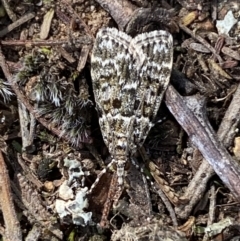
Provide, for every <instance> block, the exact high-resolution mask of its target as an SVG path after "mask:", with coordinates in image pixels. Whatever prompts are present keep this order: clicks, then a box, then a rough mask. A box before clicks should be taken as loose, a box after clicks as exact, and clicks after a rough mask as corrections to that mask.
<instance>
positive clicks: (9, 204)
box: [0, 150, 22, 241]
mask: <svg viewBox="0 0 240 241" xmlns="http://www.w3.org/2000/svg"><path fill="white" fill-rule="evenodd" d="M0 187H1V188H0V203H1V209H2V213H3V218H4V222H5V236H6V240H14V241H21V240H22V232H21V228H20V223H19V221H18V219H17V214H16V212H15V209H14V204H13V199H12V195H11V187H10V180H9V176H8V171H7V168H6V165H5V162H4V159H3V155H2V152H1V150H0Z"/></svg>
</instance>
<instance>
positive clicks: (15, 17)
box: [1, 0, 17, 22]
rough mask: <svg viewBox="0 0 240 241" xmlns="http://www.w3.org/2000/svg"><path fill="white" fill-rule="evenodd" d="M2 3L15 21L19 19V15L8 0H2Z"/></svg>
mask: <svg viewBox="0 0 240 241" xmlns="http://www.w3.org/2000/svg"><path fill="white" fill-rule="evenodd" d="M1 2H2V5H3V7H4V9H5V10H6V12H7V15H8V17H9V18H10V19H11V20H12V21H13V22H15V21H17V15H16V14H15V13H14V12H13V11H12V9H11V8H10V6H9V4H8V1H7V0H1Z"/></svg>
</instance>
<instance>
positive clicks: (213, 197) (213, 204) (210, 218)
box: [203, 185, 216, 241]
mask: <svg viewBox="0 0 240 241" xmlns="http://www.w3.org/2000/svg"><path fill="white" fill-rule="evenodd" d="M215 212H216V190H215V186H214V185H212V186H211V188H210V204H209V212H208V222H207V226H210V225H212V224H213V222H214V218H215ZM207 240H209V236H208V234H207V233H205V235H204V237H203V241H207Z"/></svg>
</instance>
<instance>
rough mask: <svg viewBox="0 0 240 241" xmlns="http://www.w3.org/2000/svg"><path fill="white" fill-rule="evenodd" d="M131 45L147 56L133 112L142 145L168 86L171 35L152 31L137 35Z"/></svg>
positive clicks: (171, 55) (170, 68) (170, 66)
mask: <svg viewBox="0 0 240 241" xmlns="http://www.w3.org/2000/svg"><path fill="white" fill-rule="evenodd" d="M131 45H134V46H136V45H137V46H138V47H140V48H141V49H142V50H143V53H144V55H145V56H146V61H145V64H144V66H143V67H142V68H141V71H140V73H139V76H140V78H141V84H140V88H139V89H138V90H137V95H136V99H137V100H140V102H141V104H140V108H138V110H139V111H138V112H136V116H137V118H136V129H135V132H134V135H135V141H136V143H137V144H138V146H139V147H140V146H142V144H143V142H144V141H145V139H146V137H147V134H148V132H149V130H150V129H151V127H152V125H153V122H154V119H155V117H156V115H157V112H158V109H159V107H160V104H161V102H162V98H163V96H164V93H165V90H166V88H167V86H168V84H169V80H170V75H171V70H172V63H173V47H172V45H173V41H172V35H171V34H169V33H168V32H166V31H153V32H150V33H147V34H140V35H138V36H136V37H135V38H134V39H133V40H132V42H131Z"/></svg>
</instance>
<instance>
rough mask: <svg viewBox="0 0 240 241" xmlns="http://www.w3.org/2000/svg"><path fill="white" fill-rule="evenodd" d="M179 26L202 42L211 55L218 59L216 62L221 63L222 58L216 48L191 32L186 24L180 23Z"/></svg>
mask: <svg viewBox="0 0 240 241" xmlns="http://www.w3.org/2000/svg"><path fill="white" fill-rule="evenodd" d="M179 27H180V28H181V29H182V30H183V31H184V32H186V33H187V34H189V35H191V37H192V38H193V39H195V40H197V41H198V42H200V43H201V44H203V45H204V46H205V47H206V48H207V49H209V50H210V51H211V52H212V53H213V55H214V56H215V57H216V58H217V59H218V62H219V63H222V62H223V60H222V58H221V57H220V55H218V54H217V52H216V50H215V49H214V48H213V47H212V46H211V45H210V44H209V43H208V42H207V41H206V40H205V39H204V38H202V37H201V36H199V35H197V34H195V33H193V32H192V31H191V30H190V29H189V28H187V27H186V26H184V25H182V24H179Z"/></svg>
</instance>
